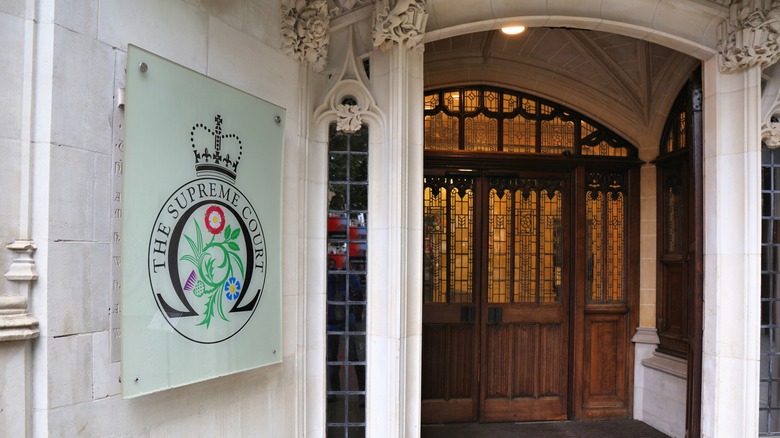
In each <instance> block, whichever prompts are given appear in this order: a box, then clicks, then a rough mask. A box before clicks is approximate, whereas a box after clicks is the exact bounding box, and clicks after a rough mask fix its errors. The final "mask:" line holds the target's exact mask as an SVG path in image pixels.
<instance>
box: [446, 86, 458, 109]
mask: <svg viewBox="0 0 780 438" xmlns="http://www.w3.org/2000/svg"><path fill="white" fill-rule="evenodd" d="M444 106H445V107H446V108H447V109H448V110H450V111H455V112H458V111H460V92H458V91H446V92H444Z"/></svg>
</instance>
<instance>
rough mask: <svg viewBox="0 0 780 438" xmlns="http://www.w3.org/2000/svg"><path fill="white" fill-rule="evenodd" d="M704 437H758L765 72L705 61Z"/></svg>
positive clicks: (702, 420) (702, 398) (715, 61)
mask: <svg viewBox="0 0 780 438" xmlns="http://www.w3.org/2000/svg"><path fill="white" fill-rule="evenodd" d="M703 81H704V84H703V85H704V218H705V219H704V270H705V272H704V343H703V352H702V396H701V400H702V412H701V426H702V429H701V431H702V436H704V437H726V436H757V435H758V390H759V354H760V336H759V325H760V304H761V296H760V294H761V287H760V286H761V278H760V257H761V247H760V242H761V222H760V221H761V211H760V208H761V202H760V193H761V185H760V183H761V180H760V178H761V138H760V129H759V128H760V105H761V68H760V66H753V67H748V68H746V69H742V70H739V71H737V72H734V73H723V72H721V71H720V69H719V66H718V62H717V60H715V59H711V60H709V61H706V62H705V63H704V70H703Z"/></svg>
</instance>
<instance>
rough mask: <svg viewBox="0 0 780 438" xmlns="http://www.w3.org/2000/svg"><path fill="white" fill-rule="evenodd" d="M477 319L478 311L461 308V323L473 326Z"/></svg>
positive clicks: (471, 308)
mask: <svg viewBox="0 0 780 438" xmlns="http://www.w3.org/2000/svg"><path fill="white" fill-rule="evenodd" d="M476 318H477V309H475V308H474V307H461V308H460V322H464V323H466V324H473V323H474V320H475V319H476Z"/></svg>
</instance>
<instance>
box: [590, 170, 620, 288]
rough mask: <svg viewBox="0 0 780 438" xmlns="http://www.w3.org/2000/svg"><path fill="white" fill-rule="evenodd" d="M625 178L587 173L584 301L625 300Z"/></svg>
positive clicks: (618, 174) (611, 173)
mask: <svg viewBox="0 0 780 438" xmlns="http://www.w3.org/2000/svg"><path fill="white" fill-rule="evenodd" d="M625 180H626V174H625V173H623V172H588V184H587V191H586V193H585V220H586V221H587V225H586V227H585V254H586V266H585V298H586V300H587V301H588V302H589V303H615V302H624V301H625V300H626V280H625V279H626V272H625V267H626V265H627V263H626V262H627V261H626V248H625V242H626V230H627V224H626V183H625Z"/></svg>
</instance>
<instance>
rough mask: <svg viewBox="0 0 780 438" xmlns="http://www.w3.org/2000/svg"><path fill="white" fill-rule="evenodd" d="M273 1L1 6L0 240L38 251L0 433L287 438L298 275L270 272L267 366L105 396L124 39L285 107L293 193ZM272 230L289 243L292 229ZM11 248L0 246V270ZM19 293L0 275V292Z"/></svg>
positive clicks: (290, 96)
mask: <svg viewBox="0 0 780 438" xmlns="http://www.w3.org/2000/svg"><path fill="white" fill-rule="evenodd" d="M279 10H280V3H279V1H265V0H236V1H230V2H224V1H206V0H202V1H198V0H188V1H183V0H181V1H180V0H170V1H162V2H161V1H156V0H139V1H132V2H127V1H123V0H91V1H57V2H56V3H55V2H54V1H41V2H28V1H24V0H17V1H5V2H0V44H1V45H2V47H3V50H2V51H1V52H0V64H2V66H3V68H0V84H2V86H0V106H2V107H3V111H2V112H0V154H1V155H2V156H3V159H0V183H1V184H2V187H3V190H2V191H1V192H0V193H1V194H0V205H2V207H3V208H2V211H0V238H2V241H3V242H4V243H9V242H14V241H17V240H19V239H27V238H29V239H31V240H32V241H33V242H34V244H35V245H36V246H37V251H36V252H35V253H34V256H33V257H34V260H35V267H36V268H37V272H38V274H39V277H38V279H37V280H35V281H34V282H32V283H31V284H32V285H33V286H32V289H31V291H30V301H29V313H30V314H32V315H33V316H34V317H36V318H37V319H38V320H39V322H40V336H39V337H38V338H37V339H34V340H32V341H23V342H18V341H17V342H3V343H0V364H2V365H3V366H4V367H5V368H4V370H5V375H6V376H8V375H11V376H17V377H19V378H18V379H16V378H15V379H13V380H14V381H16V382H22V384H24V382H25V381H28V380H29V382H30V387H29V388H28V390H25V391H21V388H16V387H14V388H11V387H8V386H4V387H3V391H2V397H3V399H2V403H1V404H2V405H4V406H14V405H18V406H21V407H22V408H21V409H23V411H21V412H18V416H16V417H9V416H8V415H5V417H4V416H3V415H4V414H0V431H2V433H0V434H2V435H4V434H5V432H8V431H10V432H11V434H10V435H8V436H25V435H27V436H77V435H79V436H109V435H111V436H155V435H172V436H195V435H199V436H295V435H299V434H298V433H297V432H296V428H297V427H298V426H297V422H296V420H295V419H296V418H297V415H298V414H297V413H296V410H295V397H296V388H297V387H296V379H295V375H296V351H297V347H298V335H299V333H298V330H297V327H298V324H297V321H296V318H297V314H298V309H297V306H296V302H297V301H296V299H295V296H296V295H297V290H296V289H297V280H296V278H297V276H295V275H293V276H292V278H285V280H284V291H283V294H284V297H283V300H284V301H283V321H284V332H283V333H284V339H283V342H284V344H283V347H284V360H283V363H282V364H279V365H274V366H269V367H265V368H261V369H257V370H253V371H248V372H243V373H240V374H236V375H232V376H229V377H224V378H218V379H214V380H211V381H208V382H205V383H200V384H194V385H190V386H187V387H182V388H178V389H174V390H169V391H164V392H161V393H158V394H154V395H149V396H144V397H140V398H136V399H131V400H122V399H121V396H120V383H119V378H120V376H119V360H120V359H121V356H120V355H119V353H118V351H117V349H118V346H119V343H118V342H117V339H118V336H120V333H121V331H120V330H121V327H119V325H118V317H117V315H118V314H117V313H116V311H117V307H116V305H117V304H118V303H117V296H118V294H116V293H114V294H112V290H113V291H114V292H116V288H115V286H114V281H115V280H118V278H117V274H116V272H117V271H118V270H117V269H114V268H113V267H112V264H113V263H115V260H114V259H113V258H112V255H113V252H112V251H113V250H112V242H115V240H114V239H115V234H114V233H115V232H117V231H118V230H117V229H116V226H115V224H116V223H117V222H118V221H116V220H115V219H117V218H118V217H119V215H120V214H121V211H118V210H117V208H121V201H119V202H117V200H118V199H119V198H118V197H119V196H121V194H120V193H121V184H120V183H121V178H120V177H118V175H119V172H120V171H121V163H120V161H119V160H120V159H121V149H122V147H123V143H122V136H123V133H122V125H123V110H122V108H120V107H119V103H120V102H119V92H118V90H119V89H120V88H121V87H123V84H124V77H125V67H126V66H125V62H126V52H127V45H128V44H134V45H137V46H140V47H142V48H144V49H147V50H149V51H152V52H155V53H156V54H158V55H160V56H163V57H166V58H168V59H171V60H172V61H174V62H177V63H180V64H182V65H184V66H186V67H188V68H190V69H192V70H194V71H197V72H200V73H203V74H206V75H208V76H210V77H212V78H214V79H217V80H219V81H222V82H224V83H226V84H228V85H231V86H234V87H236V88H238V89H241V90H243V91H246V92H248V93H250V94H253V95H255V96H258V97H260V98H262V99H265V100H267V101H269V102H271V103H274V104H276V105H279V106H281V107H284V108H286V109H287V121H286V126H287V128H286V129H287V132H286V133H285V154H286V156H285V163H286V168H285V174H286V178H287V180H288V181H289V182H290V183H289V184H286V185H285V192H284V196H285V197H286V198H287V199H293V201H294V200H296V199H297V183H296V182H295V181H296V178H297V172H296V168H297V165H296V164H295V160H294V159H293V160H291V158H290V155H289V154H291V153H293V152H292V151H291V148H294V147H297V133H298V125H299V122H298V112H299V111H298V106H299V96H298V92H297V90H298V89H299V87H298V83H299V66H298V64H297V63H296V62H294V61H292V60H290V59H289V58H288V57H287V56H285V55H284V54H282V53H281V52H280V51H279V46H280V44H281V43H280V37H279ZM6 66H10V68H6ZM25 93H27V94H25ZM25 99H26V100H25ZM26 126H28V128H27V132H25V127H26ZM26 136H29V137H30V138H29V141H27V142H25V137H26ZM25 154H28V155H29V163H30V171H29V172H28V173H26V172H25V170H24V169H25V167H24V163H25V162H24V156H25ZM20 162H21V163H22V164H21V165H19V164H17V163H20ZM20 169H21V170H20ZM25 177H29V178H30V184H28V185H27V186H25V184H24V181H25ZM25 187H28V191H25ZM26 203H29V221H28V222H29V227H28V228H29V229H27V228H25V226H24V222H25V221H27V220H28V218H27V216H25V205H26ZM292 204H293V205H295V202H293V203H292ZM295 211H296V210H295V208H292V209H288V211H287V212H286V213H285V214H293V215H294V214H295ZM285 222H286V223H296V222H297V219H296V218H295V217H289V216H288V217H285ZM25 232H27V234H28V235H25ZM285 236H286V237H285V245H284V246H285V247H291V248H295V247H296V242H294V241H293V242H290V241H289V239H294V236H295V230H294V229H293V230H292V231H291V232H287V230H285ZM13 257H15V255H14V253H13V252H12V251H0V263H1V264H2V265H3V266H4V267H7V266H8V265H9V264H10V262H11V259H12V258H13ZM288 258H289V257H288ZM293 258H294V254H293ZM19 289H20V287H19V286H17V284H16V283H14V282H10V281H4V282H3V283H2V286H0V296H2V295H4V294H5V295H14V294H15V295H18V294H19V292H18V290H19ZM117 329H120V330H117ZM20 344H21V346H20ZM12 348H13V349H14V350H13V351H12V350H9V349H12ZM30 348H31V354H30V351H29V349H30ZM25 349H28V350H25ZM25 351H27V352H26V353H25ZM20 355H21V356H20ZM20 357H21V358H22V362H21V363H22V365H19V363H20V359H19V358H20ZM25 357H26V358H27V361H26V363H25V362H24V358H25ZM30 358H31V359H30ZM9 372H10V374H9ZM14 373H15V374H14ZM16 386H19V385H18V384H17V385H16ZM25 407H26V408H25ZM24 409H26V413H25V412H24ZM26 417H27V418H32V422H31V427H29V426H24V425H25V424H26V423H29V421H26V420H25V418H26ZM280 419H284V421H281V420H280ZM20 425H21V426H20Z"/></svg>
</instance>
